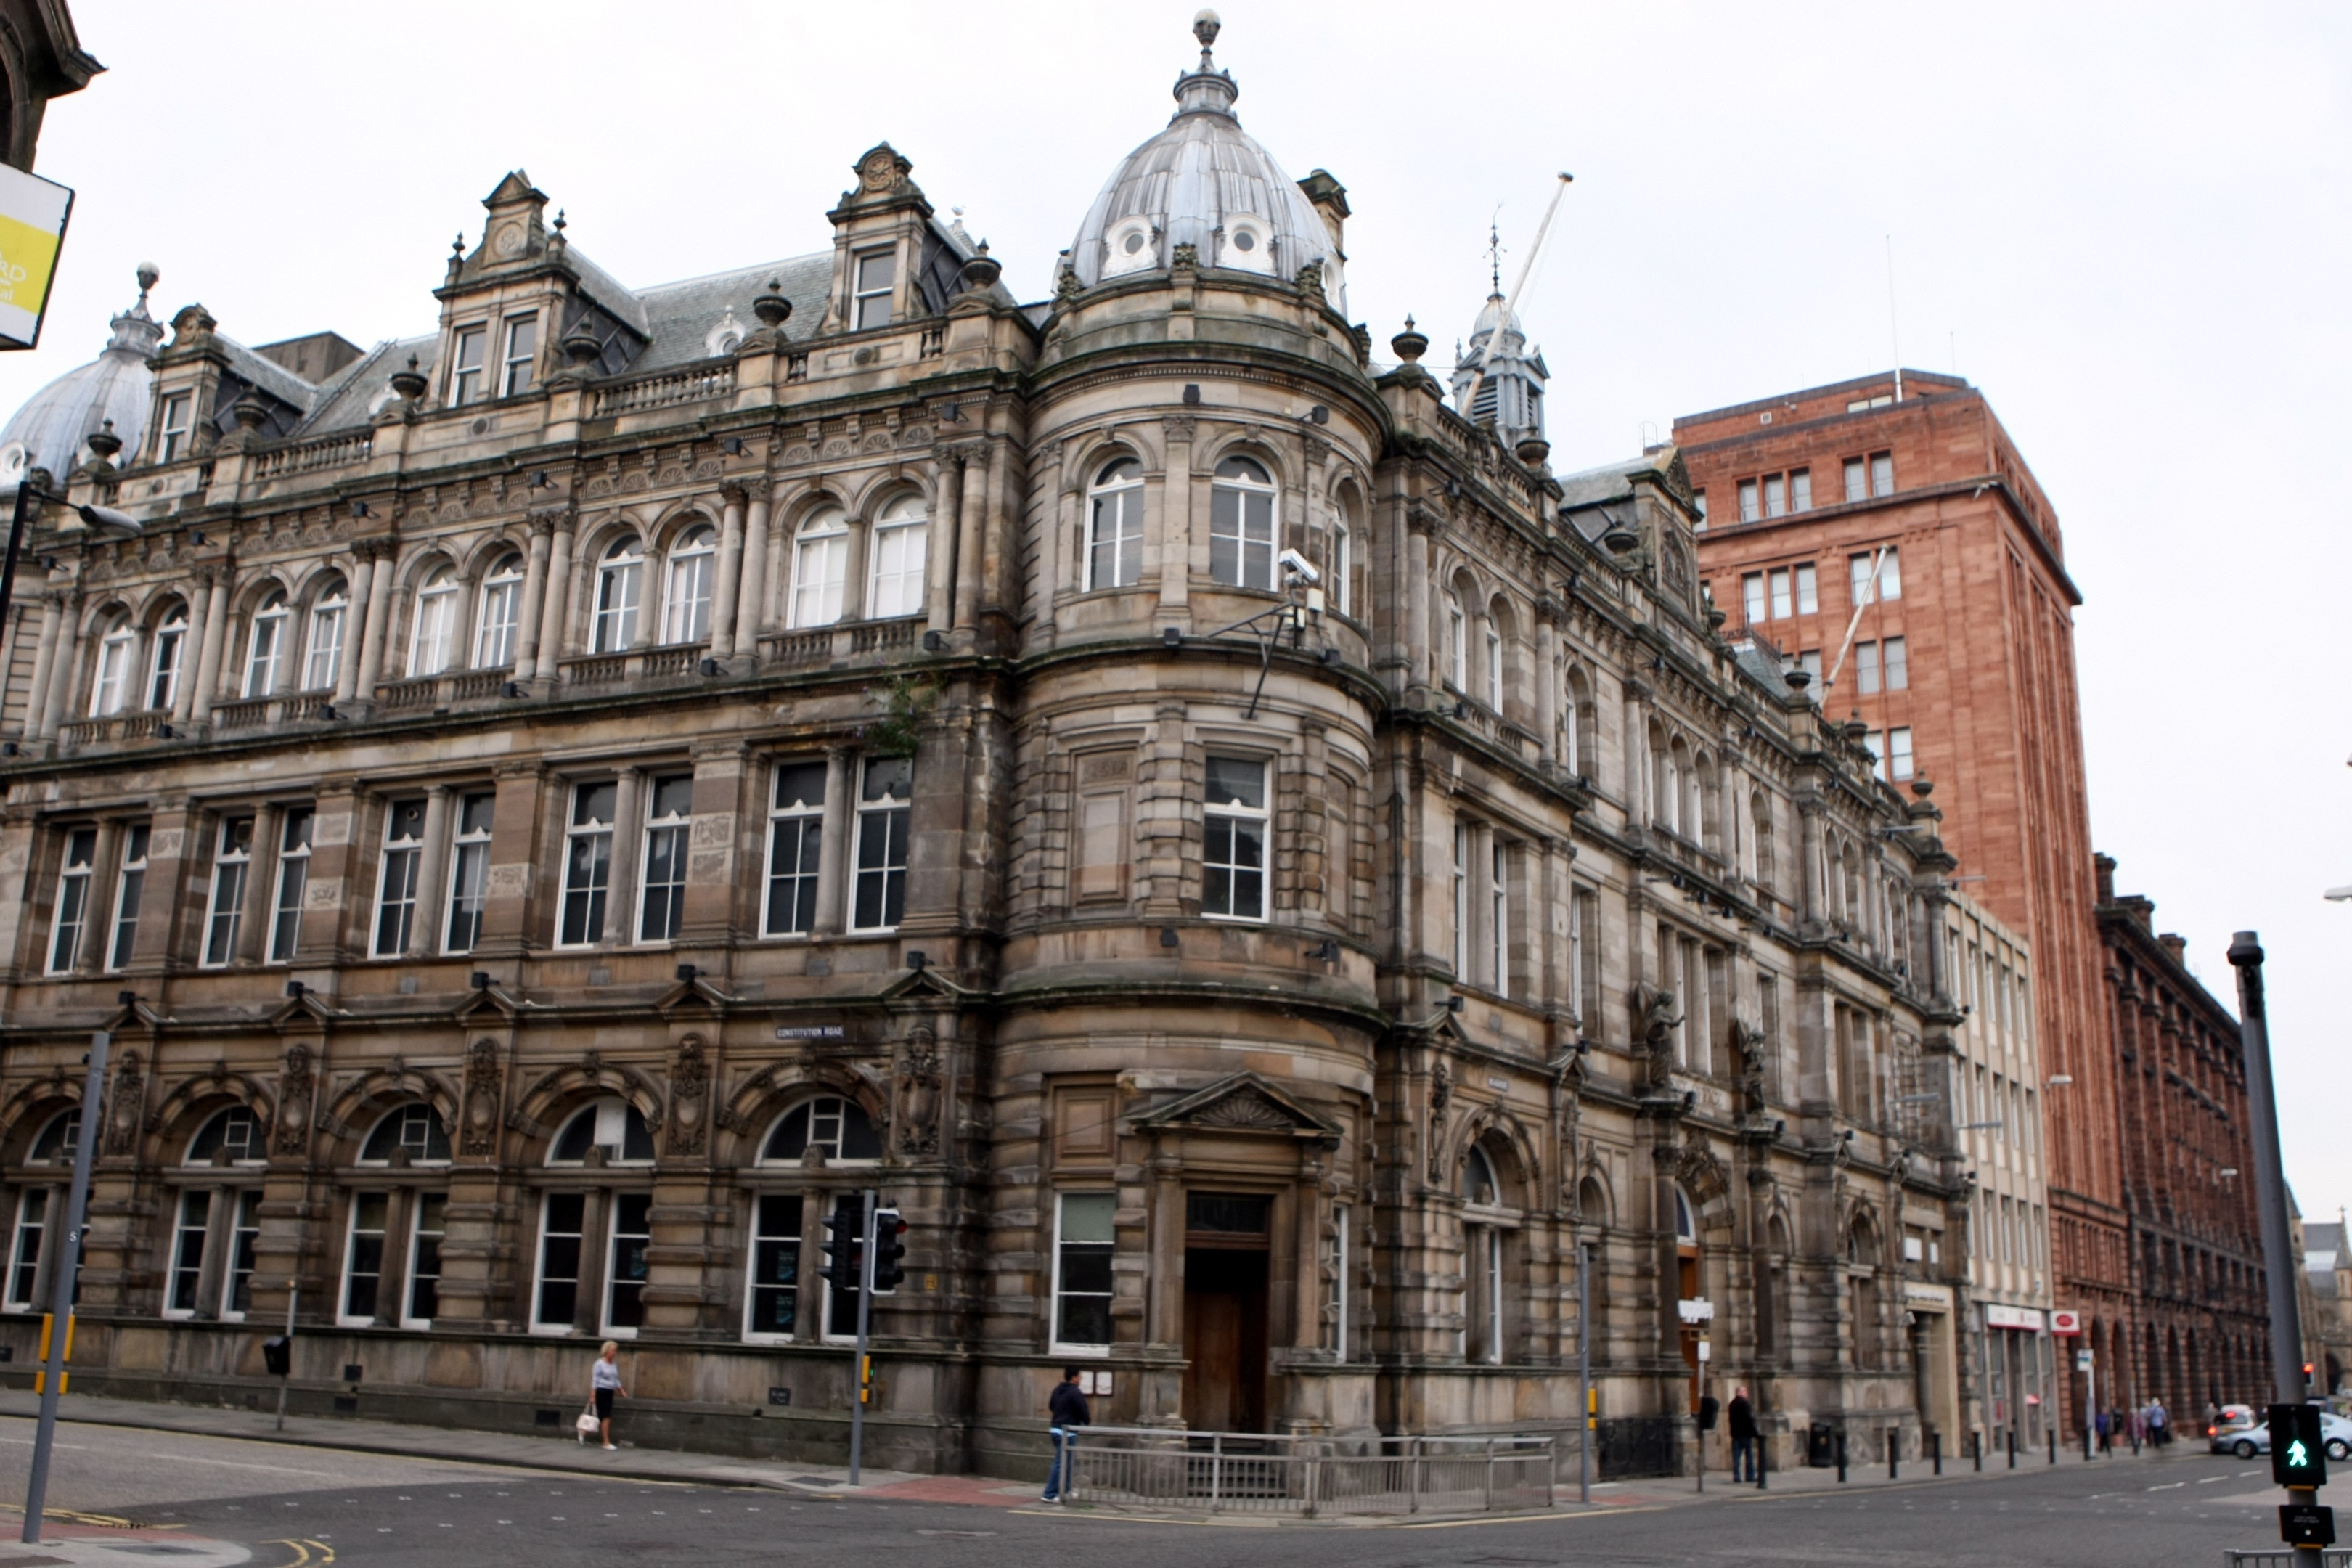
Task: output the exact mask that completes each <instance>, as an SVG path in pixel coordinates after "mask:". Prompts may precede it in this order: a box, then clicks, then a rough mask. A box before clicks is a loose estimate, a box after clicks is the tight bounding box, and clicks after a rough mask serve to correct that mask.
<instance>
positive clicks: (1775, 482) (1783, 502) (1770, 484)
mask: <svg viewBox="0 0 2352 1568" xmlns="http://www.w3.org/2000/svg"><path fill="white" fill-rule="evenodd" d="M1764 515H1765V516H1766V517H1786V516H1788V515H1789V481H1788V480H1787V479H1783V478H1782V477H1781V476H1780V475H1779V474H1770V475H1768V476H1766V478H1765V480H1764Z"/></svg>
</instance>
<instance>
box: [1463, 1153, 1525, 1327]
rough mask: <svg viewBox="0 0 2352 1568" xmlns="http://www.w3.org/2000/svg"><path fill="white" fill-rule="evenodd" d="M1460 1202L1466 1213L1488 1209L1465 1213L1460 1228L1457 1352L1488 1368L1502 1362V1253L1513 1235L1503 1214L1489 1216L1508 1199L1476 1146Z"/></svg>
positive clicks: (1466, 1159) (1468, 1156)
mask: <svg viewBox="0 0 2352 1568" xmlns="http://www.w3.org/2000/svg"><path fill="white" fill-rule="evenodd" d="M1462 1201H1463V1203H1464V1205H1465V1207H1466V1209H1468V1210H1472V1211H1475V1210H1485V1211H1487V1212H1486V1213H1484V1214H1480V1215H1477V1217H1475V1218H1470V1217H1468V1215H1467V1214H1465V1220H1466V1223H1465V1225H1464V1226H1463V1227H1462V1249H1463V1292H1462V1298H1463V1300H1462V1342H1461V1343H1462V1353H1463V1355H1464V1357H1465V1358H1466V1359H1468V1360H1471V1361H1477V1362H1485V1363H1487V1364H1489V1365H1492V1364H1495V1363H1499V1362H1500V1361H1501V1360H1502V1359H1503V1343H1504V1337H1503V1329H1504V1322H1503V1304H1504V1302H1505V1300H1507V1295H1508V1291H1507V1287H1506V1283H1505V1278H1506V1263H1507V1257H1506V1249H1507V1247H1508V1246H1509V1245H1510V1241H1511V1237H1513V1236H1514V1235H1515V1234H1516V1233H1515V1232H1514V1231H1513V1229H1512V1228H1511V1226H1509V1224H1508V1223H1507V1216H1504V1215H1496V1214H1495V1213H1494V1212H1493V1211H1495V1210H1497V1209H1501V1208H1504V1207H1505V1206H1506V1205H1507V1195H1506V1194H1505V1193H1504V1191H1503V1184H1502V1182H1501V1180H1500V1178H1499V1177H1498V1176H1497V1175H1496V1170H1495V1161H1494V1156H1493V1155H1491V1154H1490V1153H1488V1152H1487V1151H1486V1148H1485V1147H1484V1146H1483V1145H1482V1144H1479V1143H1473V1144H1471V1145H1470V1148H1469V1151H1468V1152H1466V1153H1465V1154H1464V1156H1463V1158H1462Z"/></svg>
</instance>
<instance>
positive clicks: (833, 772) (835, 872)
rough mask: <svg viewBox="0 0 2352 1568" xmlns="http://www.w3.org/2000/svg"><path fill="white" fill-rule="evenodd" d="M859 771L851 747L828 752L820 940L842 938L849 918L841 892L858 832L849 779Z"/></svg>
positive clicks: (819, 869)
mask: <svg viewBox="0 0 2352 1568" xmlns="http://www.w3.org/2000/svg"><path fill="white" fill-rule="evenodd" d="M855 767H856V763H855V762H854V760H853V759H852V758H851V757H850V754H849V748H848V747H846V746H827V747H826V748H825V749H824V830H823V832H821V833H820V834H819V835H818V838H817V857H816V929H815V931H814V932H813V933H812V934H814V935H816V936H838V935H840V934H841V929H842V926H843V924H844V922H845V920H846V918H847V910H846V909H845V905H844V903H843V900H842V893H841V890H842V887H843V884H844V883H845V880H846V878H845V875H844V867H845V863H846V861H847V859H848V858H849V854H850V838H851V836H852V835H853V834H855V833H856V830H857V825H856V822H855V821H853V820H852V817H853V816H854V814H853V813H852V812H851V810H850V804H849V788H850V776H849V775H850V773H852V771H854V769H855Z"/></svg>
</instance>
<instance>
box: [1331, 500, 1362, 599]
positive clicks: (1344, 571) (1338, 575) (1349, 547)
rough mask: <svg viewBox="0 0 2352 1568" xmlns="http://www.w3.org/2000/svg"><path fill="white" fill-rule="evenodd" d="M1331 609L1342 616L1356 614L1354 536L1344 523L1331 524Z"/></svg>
mask: <svg viewBox="0 0 2352 1568" xmlns="http://www.w3.org/2000/svg"><path fill="white" fill-rule="evenodd" d="M1328 565H1329V567H1330V571H1331V607H1332V608H1333V609H1335V610H1337V611H1339V613H1340V614H1341V615H1343V616H1352V615H1354V614H1355V613H1356V535H1355V531H1354V530H1352V529H1350V528H1349V526H1348V525H1347V524H1346V523H1345V522H1343V521H1336V520H1335V521H1333V522H1332V524H1331V559H1330V561H1329V563H1328Z"/></svg>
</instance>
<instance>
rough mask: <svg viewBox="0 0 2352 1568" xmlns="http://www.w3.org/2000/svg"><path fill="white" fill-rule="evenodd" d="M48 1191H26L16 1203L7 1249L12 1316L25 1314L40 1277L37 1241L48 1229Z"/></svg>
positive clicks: (2, 1304) (44, 1188)
mask: <svg viewBox="0 0 2352 1568" xmlns="http://www.w3.org/2000/svg"><path fill="white" fill-rule="evenodd" d="M48 1221H49V1189H48V1188H47V1187H26V1189H25V1192H24V1195H23V1196H22V1197H20V1198H18V1199H17V1200H16V1236H15V1237H12V1238H11V1239H10V1242H9V1246H8V1292H7V1297H8V1299H7V1300H5V1302H0V1306H5V1308H6V1309H7V1310H10V1311H12V1312H23V1311H29V1310H32V1307H33V1288H34V1287H35V1286H36V1285H37V1284H38V1283H39V1280H40V1273H41V1237H42V1235H43V1234H44V1233H45V1232H46V1231H47V1229H48Z"/></svg>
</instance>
